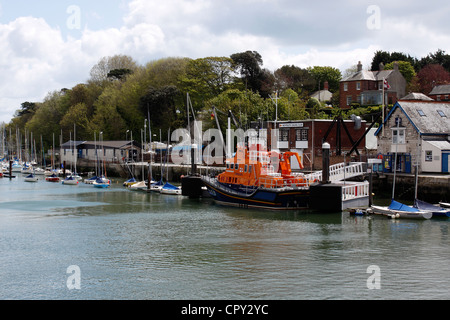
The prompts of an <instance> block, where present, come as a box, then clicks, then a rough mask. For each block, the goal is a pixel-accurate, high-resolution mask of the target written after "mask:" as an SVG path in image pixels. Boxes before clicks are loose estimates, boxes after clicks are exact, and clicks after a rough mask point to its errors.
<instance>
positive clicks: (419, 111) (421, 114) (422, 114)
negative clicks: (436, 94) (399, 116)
mask: <svg viewBox="0 0 450 320" xmlns="http://www.w3.org/2000/svg"><path fill="white" fill-rule="evenodd" d="M417 112H418V113H419V115H420V116H421V117H425V113H424V112H423V111H422V110H417Z"/></svg>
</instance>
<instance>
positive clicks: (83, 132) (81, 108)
mask: <svg viewBox="0 0 450 320" xmlns="http://www.w3.org/2000/svg"><path fill="white" fill-rule="evenodd" d="M89 119H90V115H89V112H88V107H87V106H86V104H85V103H83V102H81V103H78V104H76V105H74V106H72V107H71V108H70V109H69V110H68V111H67V113H66V114H65V115H64V117H63V118H62V120H61V122H60V126H61V130H62V131H63V132H71V131H73V129H74V128H73V127H74V124H75V125H76V130H77V136H76V137H75V138H76V139H77V140H91V139H92V137H91V135H90V133H91V128H90V120H89ZM72 137H73V135H72ZM72 139H73V138H72Z"/></svg>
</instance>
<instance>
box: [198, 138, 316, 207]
mask: <svg viewBox="0 0 450 320" xmlns="http://www.w3.org/2000/svg"><path fill="white" fill-rule="evenodd" d="M258 148H260V146H257V147H256V148H255V149H256V150H252V151H249V150H248V148H246V147H243V146H240V147H238V150H237V152H236V154H235V156H234V158H230V159H227V164H226V165H227V168H226V170H225V172H223V173H221V174H219V175H218V176H217V177H216V178H211V177H208V176H202V181H203V183H204V184H205V186H206V187H207V188H208V191H209V193H210V194H211V196H212V198H214V200H215V201H216V202H217V203H219V204H224V205H230V206H237V207H242V208H265V209H276V210H294V209H308V208H309V197H310V188H309V187H310V185H311V184H312V183H314V182H316V180H315V179H314V178H310V177H311V176H308V175H304V174H302V173H294V172H292V170H291V158H292V157H293V158H294V159H296V160H297V162H298V164H299V166H300V168H301V169H302V168H303V165H302V161H301V159H300V156H299V155H298V154H297V153H295V152H284V153H278V152H268V151H261V150H259V149H258ZM270 159H272V160H273V161H270Z"/></svg>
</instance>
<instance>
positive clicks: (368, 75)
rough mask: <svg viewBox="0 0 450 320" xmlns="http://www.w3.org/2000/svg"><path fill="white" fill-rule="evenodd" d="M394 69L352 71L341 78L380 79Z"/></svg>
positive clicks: (349, 79)
mask: <svg viewBox="0 0 450 320" xmlns="http://www.w3.org/2000/svg"><path fill="white" fill-rule="evenodd" d="M393 71H394V70H382V71H367V70H362V71H358V72H356V73H354V74H353V75H351V76H349V77H347V78H345V79H343V80H342V81H341V82H343V81H361V80H371V81H381V80H383V79H387V78H388V77H389V76H390V75H391V73H392V72H393Z"/></svg>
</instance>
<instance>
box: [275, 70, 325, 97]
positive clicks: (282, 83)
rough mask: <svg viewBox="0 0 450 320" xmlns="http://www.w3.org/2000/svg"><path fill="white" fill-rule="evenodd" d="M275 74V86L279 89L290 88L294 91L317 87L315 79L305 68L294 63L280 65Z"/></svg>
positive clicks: (310, 89) (309, 89) (312, 89)
mask: <svg viewBox="0 0 450 320" xmlns="http://www.w3.org/2000/svg"><path fill="white" fill-rule="evenodd" d="M274 75H275V81H276V82H275V87H276V88H277V89H279V90H286V89H289V88H290V89H292V90H294V91H295V92H299V93H300V92H301V91H302V90H307V91H308V92H312V91H315V90H316V88H317V84H316V80H315V79H314V77H313V76H312V74H311V73H310V72H309V71H308V70H307V69H302V68H299V67H296V66H294V65H291V66H288V65H285V66H282V67H281V68H279V69H277V70H276V71H275V73H274Z"/></svg>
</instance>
